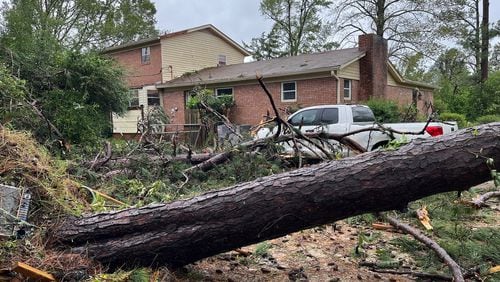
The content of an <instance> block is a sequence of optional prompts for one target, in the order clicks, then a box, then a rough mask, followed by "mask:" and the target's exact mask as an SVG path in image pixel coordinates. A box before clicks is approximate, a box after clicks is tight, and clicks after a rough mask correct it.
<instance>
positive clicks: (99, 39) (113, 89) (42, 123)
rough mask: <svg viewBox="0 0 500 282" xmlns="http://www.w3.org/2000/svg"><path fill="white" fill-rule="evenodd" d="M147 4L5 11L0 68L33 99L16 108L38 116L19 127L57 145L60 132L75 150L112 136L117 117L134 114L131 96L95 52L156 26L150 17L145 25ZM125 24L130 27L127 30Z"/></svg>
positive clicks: (24, 118)
mask: <svg viewBox="0 0 500 282" xmlns="http://www.w3.org/2000/svg"><path fill="white" fill-rule="evenodd" d="M147 3H150V2H149V1H129V0H123V1H95V0H85V1H84V0H80V1H34V0H13V1H11V3H10V5H7V6H4V10H3V15H4V21H5V24H4V27H3V29H2V32H1V34H0V43H1V44H0V60H2V61H3V62H4V63H5V65H6V66H7V68H6V70H8V71H9V72H10V73H11V74H12V75H14V77H16V78H17V79H21V80H23V81H25V84H24V86H25V89H26V95H24V97H22V98H19V99H14V102H13V104H14V105H18V104H19V105H24V109H27V108H29V109H31V113H32V114H31V115H24V114H23V115H17V116H16V118H12V119H10V120H11V124H12V125H13V126H14V127H16V128H18V129H28V130H31V131H33V132H34V133H35V136H36V137H37V138H38V139H39V141H43V142H45V141H51V140H53V139H54V138H53V137H54V136H52V135H51V133H53V132H56V131H55V130H54V128H53V126H55V127H56V128H57V129H58V130H57V131H58V132H56V133H57V135H58V136H57V137H58V138H63V139H64V140H66V141H70V142H71V143H90V142H95V141H97V140H98V138H99V137H101V136H103V135H105V134H106V133H109V132H110V129H111V123H110V115H111V112H115V113H123V112H124V111H125V110H126V106H127V104H128V90H127V87H126V84H125V82H124V79H123V72H122V70H121V68H119V67H118V66H117V65H116V64H115V63H114V62H113V61H112V60H109V59H105V58H103V57H101V56H100V55H99V54H98V53H97V52H95V51H92V49H93V48H94V47H97V46H98V45H99V46H104V45H108V44H113V43H114V42H124V41H128V40H130V39H134V38H138V37H142V36H143V35H145V33H143V32H144V31H137V33H134V30H136V29H141V28H140V27H145V25H150V24H152V22H149V23H148V22H147V18H148V17H149V16H148V15H147V14H146V16H145V19H146V20H144V19H142V18H140V17H139V14H140V12H141V10H144V9H146V8H147V7H148V5H147ZM141 5H145V6H144V7H143V6H141ZM151 11H153V12H154V6H153V7H152V9H151ZM66 13H68V15H66ZM63 15H64V17H63ZM82 15H84V16H82ZM90 15H93V16H95V17H97V15H100V17H101V18H102V19H105V21H103V22H104V24H100V23H98V22H97V21H96V22H93V21H94V18H92V19H89V20H88V22H86V21H85V19H86V18H85V17H86V16H90ZM59 16H61V18H60V17H59ZM123 20H126V21H127V23H130V24H127V25H123V26H121V25H120V24H119V23H120V21H123ZM146 30H147V29H146ZM151 30H153V29H151ZM9 113H10V114H12V115H16V113H20V112H19V111H17V112H16V111H9ZM33 113H36V115H33ZM46 125H48V126H46ZM60 135H62V136H60Z"/></svg>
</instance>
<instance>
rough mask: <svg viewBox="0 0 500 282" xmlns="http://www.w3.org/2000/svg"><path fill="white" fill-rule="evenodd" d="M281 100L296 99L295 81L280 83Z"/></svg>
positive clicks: (289, 100) (292, 100) (291, 100)
mask: <svg viewBox="0 0 500 282" xmlns="http://www.w3.org/2000/svg"><path fill="white" fill-rule="evenodd" d="M281 101H283V102H294V101H297V84H296V83H295V81H294V82H283V83H281Z"/></svg>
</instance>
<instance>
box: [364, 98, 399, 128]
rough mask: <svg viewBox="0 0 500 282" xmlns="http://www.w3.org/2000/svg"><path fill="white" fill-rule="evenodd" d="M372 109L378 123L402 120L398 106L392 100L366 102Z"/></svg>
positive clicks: (374, 99) (373, 99)
mask: <svg viewBox="0 0 500 282" xmlns="http://www.w3.org/2000/svg"><path fill="white" fill-rule="evenodd" d="M366 105H368V106H369V107H370V109H372V111H373V114H374V115H375V118H376V119H377V121H378V122H385V123H390V122H398V121H399V120H400V116H399V108H398V105H397V104H396V103H395V102H393V101H390V100H383V99H376V98H372V99H370V100H368V101H367V102H366Z"/></svg>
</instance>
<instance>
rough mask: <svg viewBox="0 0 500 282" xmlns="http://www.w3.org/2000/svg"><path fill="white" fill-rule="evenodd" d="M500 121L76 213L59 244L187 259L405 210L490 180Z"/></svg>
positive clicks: (112, 258) (124, 259)
mask: <svg viewBox="0 0 500 282" xmlns="http://www.w3.org/2000/svg"><path fill="white" fill-rule="evenodd" d="M478 156H486V157H488V158H493V159H494V161H495V162H496V163H500V123H495V124H490V125H485V126H480V127H478V128H476V129H465V130H461V131H459V132H456V133H454V134H451V135H447V136H442V137H439V138H429V139H416V140H413V141H412V142H411V143H410V144H408V145H406V146H403V147H401V148H400V149H399V150H397V151H375V152H370V153H366V154H362V155H359V156H356V157H353V158H346V159H343V160H340V161H331V162H327V163H322V164H319V165H315V166H310V167H306V168H302V169H298V170H294V171H290V172H286V173H282V174H277V175H273V176H269V177H264V178H260V179H257V180H255V181H252V182H247V183H241V184H238V185H235V186H233V187H229V188H227V189H223V190H219V191H214V192H209V193H206V194H203V195H200V196H197V197H194V198H192V199H189V200H183V201H176V202H172V203H168V204H156V205H149V206H145V207H141V208H130V209H125V210H121V211H114V212H107V213H101V214H94V215H88V216H85V217H83V218H68V219H67V220H66V221H65V222H63V223H62V224H61V225H60V226H59V227H58V228H56V229H55V230H54V232H53V234H54V236H55V238H56V240H57V241H55V244H58V245H59V246H61V247H63V248H66V247H68V246H69V247H71V248H72V252H82V253H88V254H89V256H90V257H92V258H94V259H96V260H98V261H101V262H103V263H105V264H109V265H110V266H111V267H132V266H137V265H143V266H150V265H162V264H167V265H172V266H176V265H183V264H187V263H191V262H194V261H196V260H198V259H201V258H204V257H208V256H211V255H214V254H217V253H220V252H224V251H228V250H231V249H235V248H237V247H241V246H244V245H248V244H252V243H256V242H259V241H263V240H267V239H271V238H276V237H279V236H283V235H285V234H288V233H291V232H295V231H298V230H302V229H306V228H310V227H313V226H317V225H322V224H325V223H330V222H334V221H336V220H339V219H343V218H347V217H350V216H354V215H358V214H363V213H367V212H378V211H386V210H393V209H400V208H402V207H405V206H406V205H407V203H408V202H410V201H414V200H416V199H419V198H422V197H425V196H429V195H433V194H437V193H442V192H447V191H459V190H466V189H468V188H469V187H471V186H473V185H476V184H479V183H482V182H485V181H487V180H489V178H490V171H489V168H488V166H487V165H486V163H485V160H484V159H483V158H482V157H478Z"/></svg>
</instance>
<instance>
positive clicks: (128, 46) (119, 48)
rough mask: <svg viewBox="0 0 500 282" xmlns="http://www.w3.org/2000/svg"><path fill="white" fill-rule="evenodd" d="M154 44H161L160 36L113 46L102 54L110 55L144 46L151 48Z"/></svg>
mask: <svg viewBox="0 0 500 282" xmlns="http://www.w3.org/2000/svg"><path fill="white" fill-rule="evenodd" d="M153 44H160V37H159V36H154V37H149V38H144V39H140V40H136V41H130V42H126V43H123V44H120V45H116V46H112V47H108V48H105V49H104V50H103V51H102V53H104V54H108V53H114V52H118V51H123V50H128V49H136V48H139V47H143V46H149V45H153Z"/></svg>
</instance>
